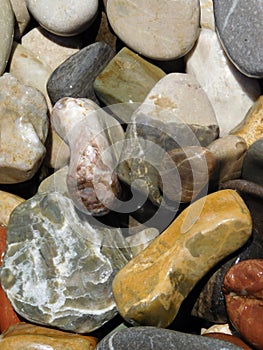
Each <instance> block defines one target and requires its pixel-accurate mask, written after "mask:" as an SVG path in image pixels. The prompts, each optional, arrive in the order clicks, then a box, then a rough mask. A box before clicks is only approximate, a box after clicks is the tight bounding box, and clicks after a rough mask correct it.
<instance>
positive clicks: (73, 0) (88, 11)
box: [26, 0, 98, 36]
mask: <svg viewBox="0 0 263 350" xmlns="http://www.w3.org/2000/svg"><path fill="white" fill-rule="evenodd" d="M26 4H27V8H28V10H29V11H30V12H31V14H32V15H33V16H34V18H35V19H36V20H37V21H38V23H39V24H40V25H41V26H42V27H44V28H45V29H46V30H48V31H49V32H51V33H54V34H56V35H61V36H72V35H76V34H79V33H81V32H83V31H84V30H86V29H87V28H88V27H89V26H90V25H91V24H92V22H93V20H94V17H95V15H96V13H97V10H98V0H90V1H85V0H70V1H67V3H65V2H64V1H63V0H40V1H34V0H26Z"/></svg>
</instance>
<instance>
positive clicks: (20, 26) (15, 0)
mask: <svg viewBox="0 0 263 350" xmlns="http://www.w3.org/2000/svg"><path fill="white" fill-rule="evenodd" d="M10 2H11V5H12V8H13V11H14V14H15V19H16V23H15V38H16V39H19V38H20V37H21V36H22V34H23V32H24V31H25V29H26V27H27V26H28V24H29V22H30V14H29V12H28V9H27V6H26V1H25V0H10Z"/></svg>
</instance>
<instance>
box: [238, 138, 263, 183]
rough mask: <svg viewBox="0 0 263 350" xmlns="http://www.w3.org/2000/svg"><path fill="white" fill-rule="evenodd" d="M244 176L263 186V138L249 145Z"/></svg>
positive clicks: (243, 169)
mask: <svg viewBox="0 0 263 350" xmlns="http://www.w3.org/2000/svg"><path fill="white" fill-rule="evenodd" d="M242 178H243V179H245V180H248V181H252V182H255V183H257V184H259V185H261V186H263V138H261V139H259V140H257V141H256V142H254V143H252V145H251V146H250V147H249V149H248V151H247V153H246V155H245V159H244V162H243V168H242Z"/></svg>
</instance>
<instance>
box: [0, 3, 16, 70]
mask: <svg viewBox="0 0 263 350" xmlns="http://www.w3.org/2000/svg"><path fill="white" fill-rule="evenodd" d="M14 24H15V21H14V12H13V9H12V6H11V3H10V1H9V0H3V1H2V2H1V10H0V75H2V74H3V73H4V71H5V68H6V65H7V62H8V59H9V55H10V52H11V48H12V43H13V37H14Z"/></svg>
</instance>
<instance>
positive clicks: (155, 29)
mask: <svg viewBox="0 0 263 350" xmlns="http://www.w3.org/2000/svg"><path fill="white" fill-rule="evenodd" d="M106 12H107V16H108V19H109V22H110V24H111V26H112V28H113V30H114V32H115V33H116V34H117V36H118V37H119V38H120V39H121V40H122V41H123V42H124V43H125V44H126V45H127V46H128V47H130V48H131V49H132V50H134V51H135V52H138V53H139V54H142V55H144V56H146V57H149V58H152V59H157V60H171V59H175V58H178V57H181V56H183V55H185V53H186V52H188V51H189V50H190V49H191V48H192V47H193V45H194V43H195V41H196V39H197V36H198V34H199V16H200V4H199V1H198V0H193V1H183V0H175V1H167V0H163V1H162V3H161V4H160V2H159V1H158V0H152V1H151V2H150V3H149V1H147V0H143V1H142V0H140V1H139V0H136V1H133V2H130V1H128V0H110V1H108V2H107V5H106ZM136 32H137V33H140V35H136V34H135V33H136Z"/></svg>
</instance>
